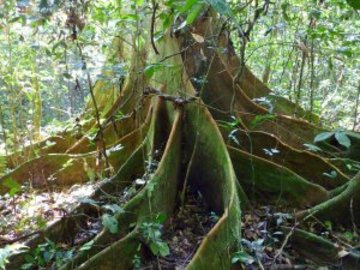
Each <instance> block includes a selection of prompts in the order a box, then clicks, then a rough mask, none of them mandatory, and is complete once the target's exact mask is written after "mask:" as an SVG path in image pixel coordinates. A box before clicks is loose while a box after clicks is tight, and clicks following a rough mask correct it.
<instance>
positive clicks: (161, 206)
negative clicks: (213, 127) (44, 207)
mask: <svg viewBox="0 0 360 270" xmlns="http://www.w3.org/2000/svg"><path fill="white" fill-rule="evenodd" d="M181 129H182V128H181V112H178V114H177V116H176V120H175V122H174V125H173V128H172V130H171V133H170V136H169V140H168V142H167V145H166V148H165V150H164V154H163V156H162V159H161V161H160V163H159V166H158V168H157V170H156V172H155V174H154V175H153V177H152V178H151V179H150V181H149V182H148V183H147V184H146V186H145V188H144V189H143V190H141V191H140V192H139V193H138V194H137V195H136V196H135V197H134V198H132V199H131V200H130V201H129V202H128V203H127V204H126V205H125V207H124V210H125V213H123V214H120V216H119V217H118V222H119V229H120V231H121V232H122V233H120V234H118V235H115V236H114V237H111V235H110V233H109V232H107V231H106V230H104V231H103V232H102V233H101V234H99V235H98V236H97V237H96V238H95V242H94V244H93V246H92V247H91V249H90V250H88V251H86V252H83V253H79V254H78V255H77V256H76V257H75V258H74V259H73V260H72V261H71V262H70V263H68V264H67V265H65V266H64V267H62V268H61V269H62V270H65V269H69V270H70V269H74V268H76V269H104V270H105V269H106V270H108V269H119V270H120V269H121V270H124V269H131V261H132V259H133V256H134V255H135V252H136V251H137V247H138V246H139V245H140V244H141V243H142V242H141V237H138V229H137V228H138V225H140V224H141V223H142V222H146V221H148V222H151V221H153V220H154V219H155V218H156V216H157V215H159V214H164V215H165V216H166V217H170V216H171V215H172V213H173V209H174V207H175V202H176V195H177V188H178V185H179V183H178V180H179V173H180V167H181ZM132 223H136V224H137V227H136V228H135V229H133V230H132V231H131V232H130V233H129V234H128V235H125V236H124V235H123V233H124V232H126V231H129V226H130V225H131V224H132ZM122 236H124V237H122ZM119 237H120V240H117V241H115V242H114V240H115V239H119Z"/></svg>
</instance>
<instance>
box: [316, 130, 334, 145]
mask: <svg viewBox="0 0 360 270" xmlns="http://www.w3.org/2000/svg"><path fill="white" fill-rule="evenodd" d="M333 135H334V132H322V133H320V134H318V135H316V137H315V138H314V142H315V143H317V142H322V141H326V140H327V139H329V138H330V137H331V136H333Z"/></svg>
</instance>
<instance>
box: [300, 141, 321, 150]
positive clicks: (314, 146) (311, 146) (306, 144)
mask: <svg viewBox="0 0 360 270" xmlns="http://www.w3.org/2000/svg"><path fill="white" fill-rule="evenodd" d="M304 146H305V147H306V148H307V149H306V150H308V151H313V152H321V151H322V150H321V148H320V147H317V146H316V145H313V144H310V143H304Z"/></svg>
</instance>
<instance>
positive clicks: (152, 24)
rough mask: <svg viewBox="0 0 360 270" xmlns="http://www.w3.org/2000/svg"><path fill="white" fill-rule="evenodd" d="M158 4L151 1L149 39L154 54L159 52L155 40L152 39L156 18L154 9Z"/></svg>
mask: <svg viewBox="0 0 360 270" xmlns="http://www.w3.org/2000/svg"><path fill="white" fill-rule="evenodd" d="M158 7H159V5H158V4H157V3H155V1H153V13H152V18H151V27H150V40H151V46H152V47H153V49H154V52H155V53H156V54H159V51H158V49H157V48H156V45H155V41H154V31H155V19H156V10H157V9H158Z"/></svg>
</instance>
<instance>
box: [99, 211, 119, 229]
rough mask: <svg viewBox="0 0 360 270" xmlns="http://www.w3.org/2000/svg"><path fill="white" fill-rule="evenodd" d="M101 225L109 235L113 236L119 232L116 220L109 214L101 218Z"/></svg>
mask: <svg viewBox="0 0 360 270" xmlns="http://www.w3.org/2000/svg"><path fill="white" fill-rule="evenodd" d="M102 225H103V226H104V227H105V228H106V229H107V230H108V231H109V232H111V233H114V234H115V233H117V232H118V231H119V229H118V221H117V219H116V218H115V217H114V216H111V215H109V214H104V215H103V216H102Z"/></svg>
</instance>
